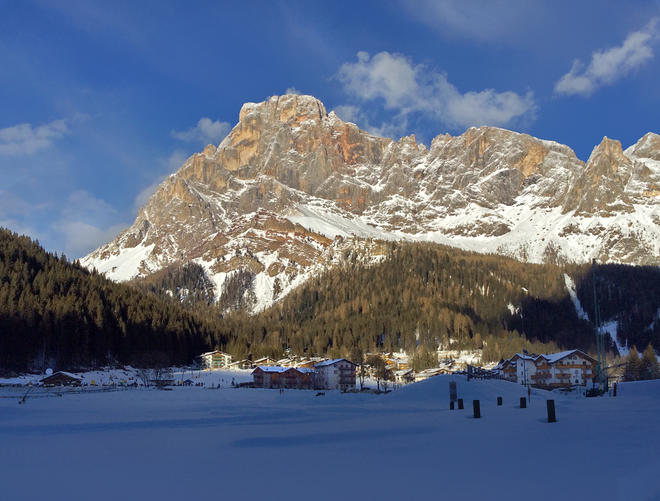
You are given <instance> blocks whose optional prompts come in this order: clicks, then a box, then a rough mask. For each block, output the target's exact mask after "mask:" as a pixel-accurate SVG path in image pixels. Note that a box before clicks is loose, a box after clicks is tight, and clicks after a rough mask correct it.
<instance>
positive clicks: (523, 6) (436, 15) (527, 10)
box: [401, 0, 557, 42]
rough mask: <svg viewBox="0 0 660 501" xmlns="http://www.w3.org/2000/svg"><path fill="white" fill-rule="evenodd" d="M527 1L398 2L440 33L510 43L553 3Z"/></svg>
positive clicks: (548, 9) (415, 17)
mask: <svg viewBox="0 0 660 501" xmlns="http://www.w3.org/2000/svg"><path fill="white" fill-rule="evenodd" d="M547 3H549V2H540V1H535V2H530V1H529V0H488V1H485V2H484V1H481V2H474V1H473V2H466V1H465V0H415V1H401V5H402V7H403V9H402V10H403V12H404V13H406V14H407V15H408V16H409V17H411V18H413V19H415V20H417V21H419V22H421V23H423V24H425V25H427V26H429V27H430V28H432V29H434V30H436V31H437V32H438V33H440V34H441V35H442V36H446V35H453V36H456V35H458V36H460V37H465V38H468V39H470V40H478V41H481V42H483V41H489V42H503V41H504V42H512V41H514V40H517V39H518V38H519V37H520V36H521V35H523V34H527V33H529V32H530V30H533V29H534V28H533V27H535V26H537V25H538V24H541V23H542V22H543V21H544V18H546V19H547V16H548V14H551V13H552V12H553V10H557V7H556V6H552V4H551V7H554V9H553V8H549V7H548V5H546V4H547Z"/></svg>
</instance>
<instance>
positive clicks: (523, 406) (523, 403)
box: [520, 397, 527, 409]
mask: <svg viewBox="0 0 660 501" xmlns="http://www.w3.org/2000/svg"><path fill="white" fill-rule="evenodd" d="M520 408H521V409H526V408H527V399H526V398H525V397H520Z"/></svg>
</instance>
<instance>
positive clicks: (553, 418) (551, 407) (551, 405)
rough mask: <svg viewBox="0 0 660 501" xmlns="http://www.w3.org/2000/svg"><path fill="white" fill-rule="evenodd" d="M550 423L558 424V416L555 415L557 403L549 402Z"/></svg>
mask: <svg viewBox="0 0 660 501" xmlns="http://www.w3.org/2000/svg"><path fill="white" fill-rule="evenodd" d="M547 403H548V423H556V422H557V416H556V415H555V401H554V400H548V402H547Z"/></svg>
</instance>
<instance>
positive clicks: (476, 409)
mask: <svg viewBox="0 0 660 501" xmlns="http://www.w3.org/2000/svg"><path fill="white" fill-rule="evenodd" d="M472 411H473V412H474V419H479V418H480V417H481V409H479V400H473V401H472Z"/></svg>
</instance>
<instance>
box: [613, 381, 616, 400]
mask: <svg viewBox="0 0 660 501" xmlns="http://www.w3.org/2000/svg"><path fill="white" fill-rule="evenodd" d="M613 396H615V397H616V383H614V395H613Z"/></svg>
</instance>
